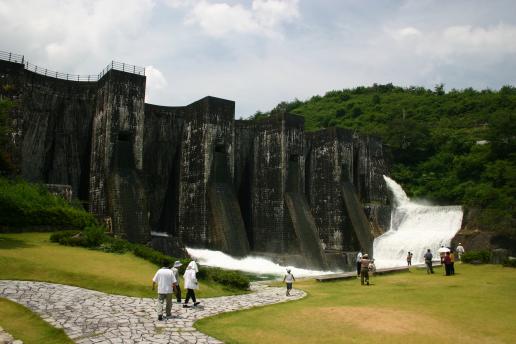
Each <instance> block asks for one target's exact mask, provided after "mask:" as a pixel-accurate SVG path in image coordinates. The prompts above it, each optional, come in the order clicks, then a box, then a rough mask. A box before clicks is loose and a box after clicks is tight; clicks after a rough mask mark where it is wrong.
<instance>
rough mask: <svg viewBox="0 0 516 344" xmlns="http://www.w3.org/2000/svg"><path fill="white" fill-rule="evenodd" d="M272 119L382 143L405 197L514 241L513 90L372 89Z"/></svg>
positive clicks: (295, 105)
mask: <svg viewBox="0 0 516 344" xmlns="http://www.w3.org/2000/svg"><path fill="white" fill-rule="evenodd" d="M275 111H287V112H290V113H293V114H297V115H301V116H303V117H304V118H305V127H306V129H307V130H310V131H311V130H317V129H321V128H327V127H332V126H337V127H342V128H351V129H354V130H356V131H357V132H358V133H362V134H370V135H376V136H379V137H381V138H382V139H383V141H384V143H385V144H386V146H387V147H388V148H389V151H390V159H391V167H392V168H391V174H392V177H393V178H394V179H395V180H396V181H397V182H399V183H400V184H402V185H403V187H404V188H405V190H406V191H407V193H408V194H409V195H410V196H412V197H416V198H424V199H426V200H429V201H432V202H435V203H437V204H462V205H465V206H467V207H469V208H478V209H480V213H479V216H478V218H477V223H476V225H477V226H478V227H480V228H482V229H489V230H496V231H500V232H504V233H506V234H509V233H510V234H512V235H514V234H516V233H515V232H516V229H515V227H516V226H515V223H516V220H515V218H516V216H515V215H516V211H515V209H514V205H515V195H516V149H515V147H516V143H515V136H516V88H515V87H513V86H505V87H502V88H501V89H500V90H499V91H493V90H482V91H476V90H474V89H471V88H469V89H465V90H452V91H450V92H445V91H444V87H443V85H437V86H436V87H435V89H434V90H429V89H425V88H422V87H409V88H402V87H397V86H393V85H392V84H387V85H376V84H375V85H373V86H371V87H357V88H354V89H344V90H338V91H330V92H327V93H326V94H325V95H324V96H314V97H312V98H311V99H309V100H307V101H299V100H295V101H292V102H283V103H280V104H279V105H278V106H277V107H276V108H275V109H273V110H272V111H271V112H275ZM268 114H269V113H260V112H258V113H256V114H255V115H254V118H262V117H265V116H267V115H268Z"/></svg>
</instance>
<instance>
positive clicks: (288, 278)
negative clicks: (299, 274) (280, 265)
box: [283, 269, 296, 296]
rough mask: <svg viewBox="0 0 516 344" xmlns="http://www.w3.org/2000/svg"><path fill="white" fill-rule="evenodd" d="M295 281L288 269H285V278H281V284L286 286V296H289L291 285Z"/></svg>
mask: <svg viewBox="0 0 516 344" xmlns="http://www.w3.org/2000/svg"><path fill="white" fill-rule="evenodd" d="M295 280H296V279H295V278H294V275H292V273H291V272H290V269H287V274H286V275H285V277H283V282H285V283H286V284H287V296H290V291H291V290H292V283H293V282H294V281H295Z"/></svg>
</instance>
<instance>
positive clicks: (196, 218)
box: [0, 60, 390, 269]
mask: <svg viewBox="0 0 516 344" xmlns="http://www.w3.org/2000/svg"><path fill="white" fill-rule="evenodd" d="M145 81H146V79H145V76H143V75H138V74H133V73H127V72H123V71H119V70H114V69H112V70H109V71H107V72H106V73H105V74H103V76H102V77H101V78H100V79H99V80H98V81H96V82H82V81H67V80H60V79H56V78H52V77H49V76H44V75H40V74H37V73H34V72H31V71H28V70H26V69H25V68H24V65H23V64H20V63H15V62H7V61H2V60H0V84H1V86H2V91H1V92H2V93H3V95H4V96H7V97H9V98H11V99H13V100H15V101H16V102H17V106H16V107H15V108H14V109H13V110H12V111H11V113H10V117H9V121H10V129H11V132H10V133H9V138H10V140H9V146H8V149H9V153H10V154H11V156H12V161H13V163H14V164H15V166H16V167H17V168H18V169H19V173H20V174H21V176H22V177H24V178H26V179H28V180H30V181H34V182H43V183H51V184H69V185H71V186H72V188H73V193H74V195H77V197H78V198H80V199H81V200H82V201H84V202H87V203H88V207H89V210H90V211H91V212H92V213H94V214H96V215H97V216H98V217H99V219H101V220H102V219H105V218H108V217H109V218H111V220H112V225H113V232H114V233H115V234H116V235H118V236H120V237H123V238H127V239H128V240H130V241H133V242H140V243H151V244H152V245H153V246H154V247H155V248H158V249H160V250H162V251H164V252H166V253H169V254H172V255H180V254H181V252H182V248H184V246H191V247H199V248H210V249H216V250H222V251H224V252H226V253H228V254H231V255H235V256H245V255H247V254H250V253H252V254H256V255H267V256H270V257H273V258H275V259H276V260H278V261H281V262H283V263H285V264H295V265H298V266H304V267H309V268H317V269H326V268H335V267H343V266H345V265H348V264H350V263H351V262H350V260H349V259H348V257H349V256H350V255H351V252H355V251H357V250H358V249H360V248H363V249H365V250H370V249H371V247H372V240H373V237H374V236H377V235H379V234H381V233H382V232H383V231H385V230H386V229H387V228H388V225H389V220H390V219H389V214H390V206H389V204H388V197H387V195H388V194H387V190H386V186H385V182H384V180H383V178H382V175H383V174H387V167H386V163H385V161H384V151H383V146H382V143H381V142H380V141H379V140H378V139H376V138H373V137H366V136H360V135H356V134H354V133H353V132H351V131H348V130H345V129H336V128H330V129H325V130H321V131H317V132H311V133H306V132H305V131H304V120H303V118H302V117H300V116H295V115H291V114H274V115H272V116H271V117H269V118H266V119H262V120H255V121H251V120H249V121H246V120H235V119H234V113H235V103H234V102H232V101H229V100H224V99H219V98H215V97H206V98H203V99H201V100H199V101H197V102H194V103H192V104H190V105H187V106H178V107H168V106H157V105H152V104H145V102H144V99H145ZM7 85H9V86H8V87H7ZM4 86H6V87H4ZM6 90H9V91H6ZM346 185H348V186H349V187H348V188H346V187H345V186H346ZM350 211H351V212H352V214H350V213H349V212H350ZM357 214H358V215H357ZM151 232H152V233H159V234H158V235H151Z"/></svg>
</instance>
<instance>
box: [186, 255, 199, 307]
mask: <svg viewBox="0 0 516 344" xmlns="http://www.w3.org/2000/svg"><path fill="white" fill-rule="evenodd" d="M197 272H199V268H198V267H197V263H196V262H195V261H193V260H192V261H191V262H190V263H188V266H187V267H186V270H185V273H184V275H183V279H184V282H185V289H186V298H185V303H184V305H183V308H188V307H189V306H188V301H190V298H191V299H192V301H193V305H194V306H198V305H199V304H200V302H198V301H197V300H196V299H195V289H199V283H198V282H197Z"/></svg>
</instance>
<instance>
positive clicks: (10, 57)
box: [9, 53, 12, 62]
mask: <svg viewBox="0 0 516 344" xmlns="http://www.w3.org/2000/svg"><path fill="white" fill-rule="evenodd" d="M11 54H12V53H9V62H11Z"/></svg>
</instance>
